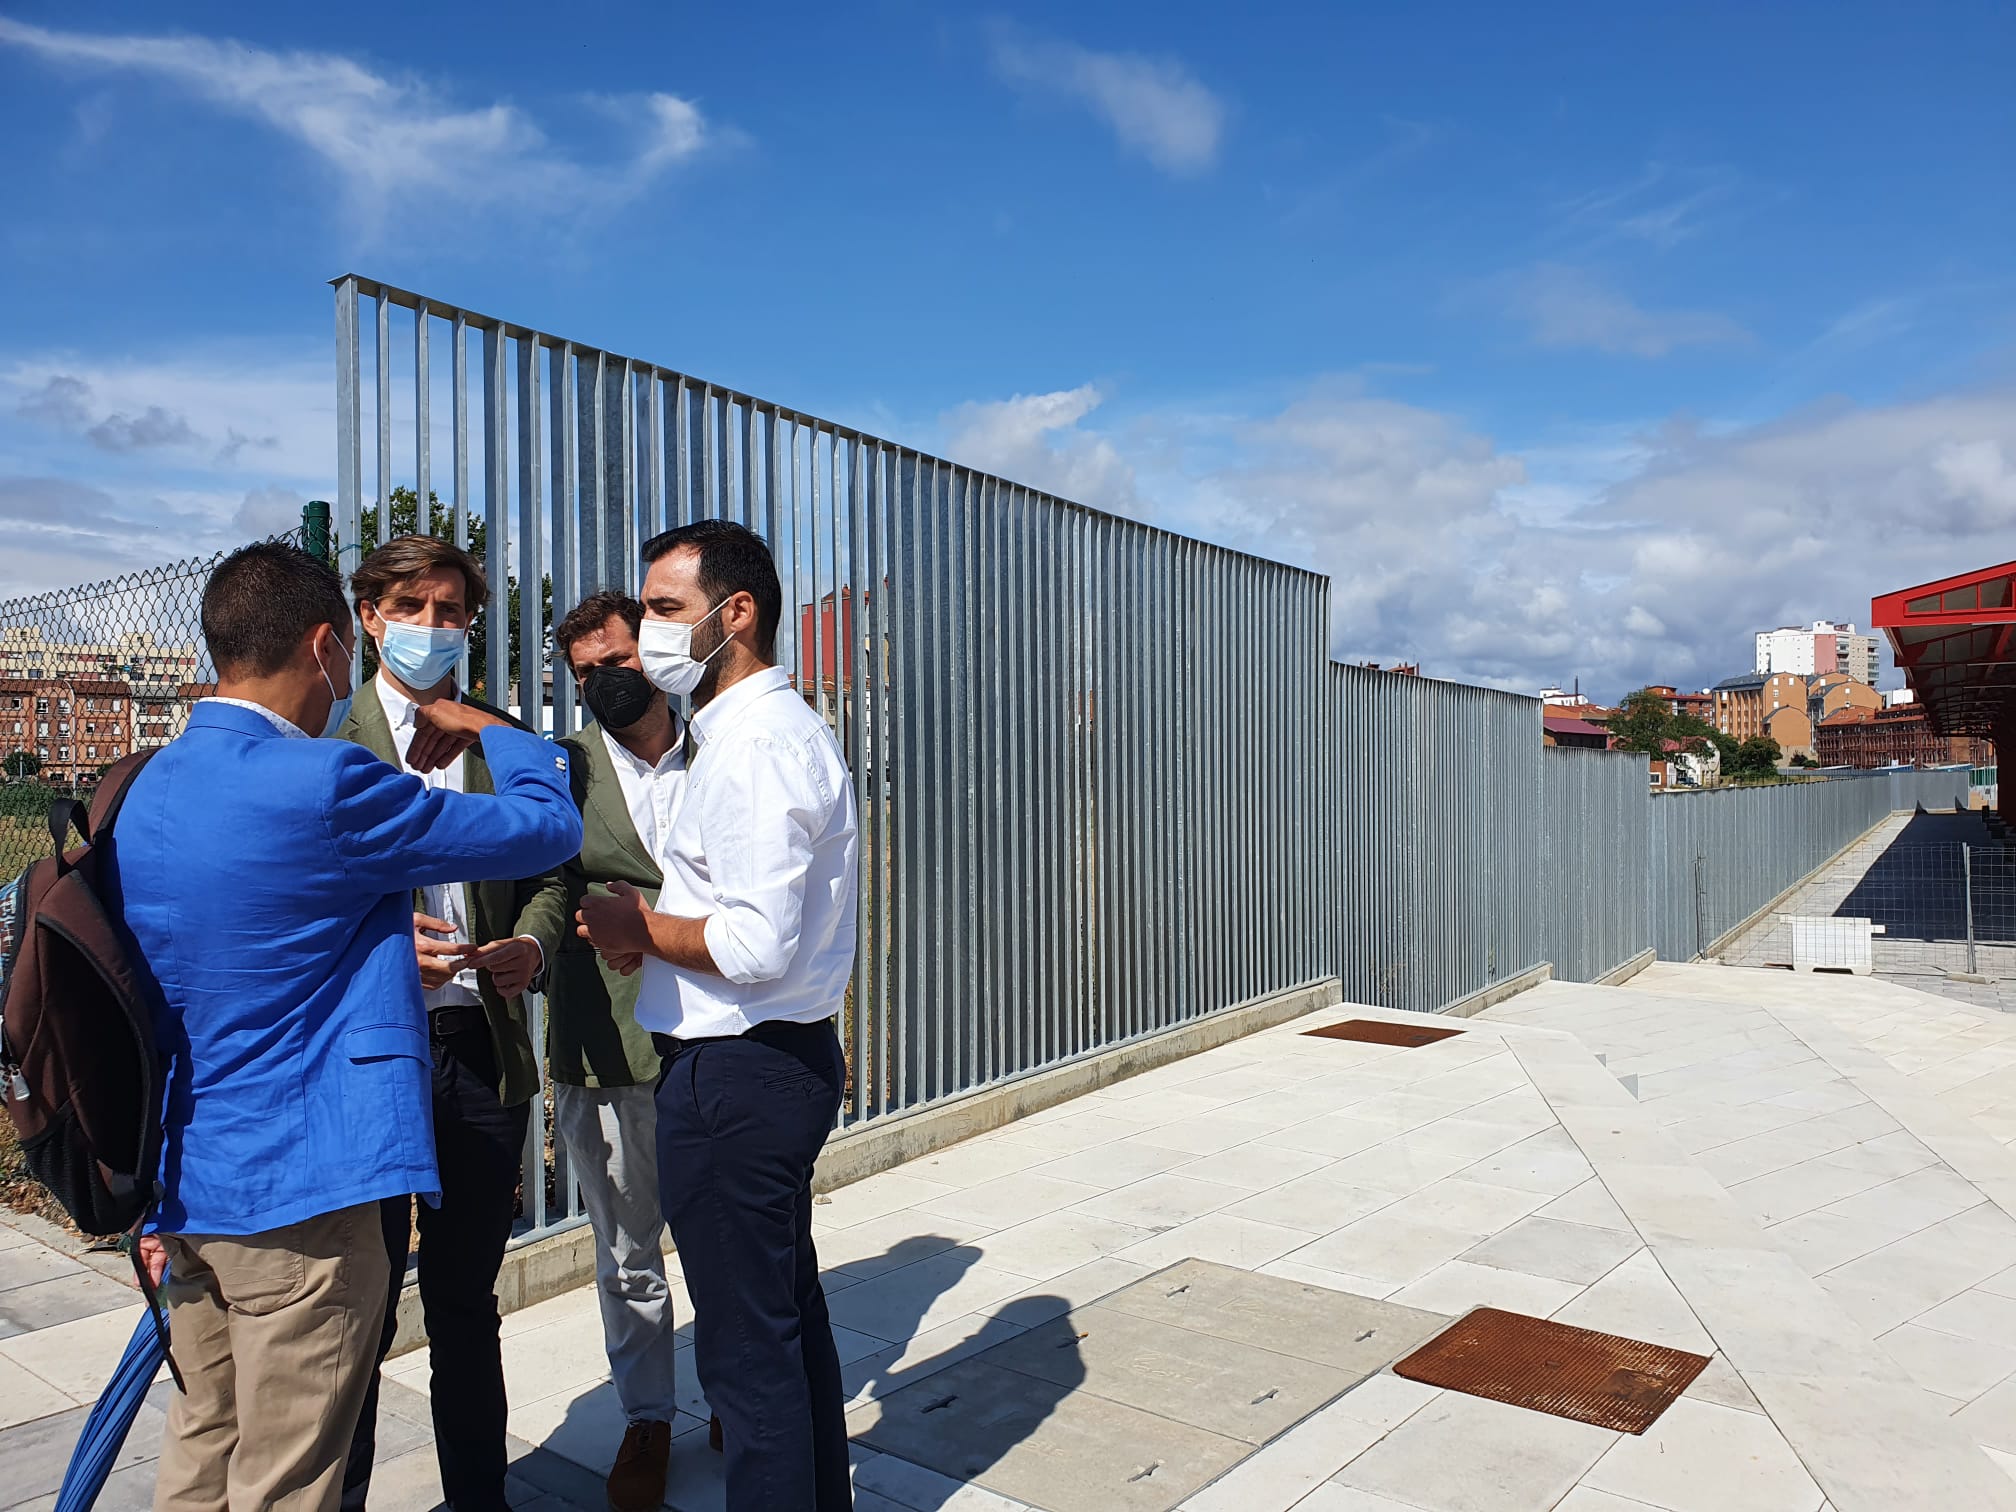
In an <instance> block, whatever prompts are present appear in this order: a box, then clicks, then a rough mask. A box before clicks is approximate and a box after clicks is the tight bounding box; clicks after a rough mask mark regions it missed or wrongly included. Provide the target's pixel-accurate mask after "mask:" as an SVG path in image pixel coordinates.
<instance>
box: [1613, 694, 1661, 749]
mask: <svg viewBox="0 0 2016 1512" xmlns="http://www.w3.org/2000/svg"><path fill="white" fill-rule="evenodd" d="M1672 728H1673V707H1672V705H1670V704H1669V703H1667V702H1666V700H1665V699H1663V698H1661V697H1660V696H1659V695H1658V694H1657V693H1654V692H1653V691H1652V690H1651V689H1650V688H1640V689H1639V690H1638V691H1637V692H1635V693H1627V694H1626V695H1625V696H1624V702H1623V703H1622V704H1620V705H1619V706H1618V709H1617V712H1616V713H1615V714H1614V715H1612V716H1611V719H1610V743H1611V745H1612V746H1613V747H1614V748H1615V749H1617V750H1620V751H1639V752H1642V753H1643V754H1644V755H1647V756H1653V757H1658V756H1663V755H1665V754H1666V742H1667V741H1668V740H1671V739H1672V738H1673V736H1672V733H1671V732H1672Z"/></svg>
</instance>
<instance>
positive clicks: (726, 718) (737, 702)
mask: <svg viewBox="0 0 2016 1512" xmlns="http://www.w3.org/2000/svg"><path fill="white" fill-rule="evenodd" d="M790 686H791V676H790V674H789V673H787V672H786V671H785V670H784V669H783V668H782V667H765V668H764V669H763V670H762V671H761V672H753V673H751V674H750V675H749V676H747V677H745V678H743V679H742V681H740V682H738V683H737V684H735V686H734V687H732V688H730V689H729V690H728V691H727V692H726V693H718V694H716V695H715V696H714V701H713V702H712V703H710V704H708V705H707V706H706V707H705V708H704V709H695V710H694V711H693V717H692V718H691V719H689V720H688V721H687V722H686V728H687V729H689V730H691V731H692V732H693V743H694V744H695V745H696V746H700V745H705V744H706V743H707V742H708V741H710V740H712V739H713V738H714V737H715V736H716V735H718V734H720V733H721V731H722V730H724V729H726V728H727V727H728V725H729V724H730V723H732V722H733V721H734V720H735V719H736V718H737V717H739V716H740V715H741V713H742V711H743V710H745V709H747V708H748V707H749V705H751V704H752V703H754V702H755V701H756V700H757V699H759V698H762V697H763V696H765V695H766V694H770V693H775V692H778V691H779V690H780V689H788V688H789V687H790Z"/></svg>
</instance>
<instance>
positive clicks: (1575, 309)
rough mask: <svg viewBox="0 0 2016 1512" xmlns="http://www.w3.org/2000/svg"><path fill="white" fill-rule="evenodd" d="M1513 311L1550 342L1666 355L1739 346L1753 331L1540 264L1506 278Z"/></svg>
mask: <svg viewBox="0 0 2016 1512" xmlns="http://www.w3.org/2000/svg"><path fill="white" fill-rule="evenodd" d="M1507 292H1508V294H1509V305H1510V309H1511V312H1512V314H1513V315H1514V316H1516V317H1517V318H1519V319H1521V320H1523V321H1524V322H1525V323H1526V325H1527V326H1528V328H1529V329H1530V330H1531V332H1532V336H1533V339H1534V340H1535V341H1536V342H1538V343H1539V344H1540V345H1541V346H1548V347H1589V348H1593V349H1594V350H1596V351H1599V352H1612V353H1616V354H1619V355H1622V356H1630V357H1664V356H1665V355H1666V354H1667V353H1669V352H1672V351H1675V350H1677V349H1678V348H1681V347H1689V346H1729V345H1740V344H1741V343H1743V342H1746V341H1748V340H1749V339H1750V334H1749V332H1747V331H1745V330H1744V329H1743V327H1742V326H1741V325H1739V324H1737V323H1736V322H1735V321H1734V320H1731V319H1730V318H1729V317H1728V316H1726V315H1720V314H1716V313H1714V312H1712V311H1708V310H1648V309H1646V308H1644V307H1643V306H1641V305H1638V304H1636V303H1634V302H1633V301H1632V300H1631V299H1630V297H1629V296H1628V295H1625V294H1624V293H1622V292H1620V291H1619V290H1617V289H1614V288H1611V287H1610V286H1609V285H1608V284H1606V283H1604V282H1603V281H1602V280H1601V279H1599V278H1597V277H1596V276H1595V275H1594V274H1591V273H1589V272H1587V271H1585V270H1583V269H1579V268H1570V267H1565V266H1563V265H1561V264H1558V263H1542V264H1541V265H1540V266H1538V267H1536V268H1534V269H1532V270H1531V271H1530V272H1527V273H1525V274H1523V275H1520V276H1518V277H1515V278H1513V279H1510V280H1509V281H1508V283H1507Z"/></svg>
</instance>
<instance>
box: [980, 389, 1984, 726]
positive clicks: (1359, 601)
mask: <svg viewBox="0 0 2016 1512" xmlns="http://www.w3.org/2000/svg"><path fill="white" fill-rule="evenodd" d="M1097 397H1098V396H1097V393H1096V391H1094V390H1089V389H1076V390H1067V391H1064V392H1061V393H1057V394H1048V395H1040V396H1025V397H1022V398H1018V399H1015V400H1010V401H1005V402H1004V403H1002V404H999V405H975V406H969V407H967V409H966V410H964V411H961V412H960V415H961V416H962V417H965V418H966V420H967V424H966V425H965V427H964V428H963V429H962V430H960V431H959V434H960V435H961V436H964V437H967V438H979V437H991V438H993V439H994V440H995V441H996V442H997V443H998V449H999V453H1000V454H1001V455H1004V456H1006V457H1008V458H1009V459H1010V460H1011V461H1012V462H1013V463H1014V464H1015V467H1014V469H1011V471H1013V470H1019V471H1020V472H1021V473H1022V474H1024V475H1025V476H1032V477H1033V476H1040V475H1045V474H1044V469H1045V468H1048V469H1050V470H1051V471H1050V472H1049V473H1048V474H1047V476H1048V477H1050V478H1054V479H1056V480H1058V481H1057V483H1056V484H1054V485H1053V486H1058V487H1059V489H1060V491H1062V492H1065V493H1067V494H1069V493H1070V490H1069V489H1068V488H1065V487H1063V486H1062V485H1063V483H1064V482H1066V481H1069V480H1070V479H1072V478H1073V477H1084V476H1088V475H1089V476H1091V477H1094V478H1104V479H1114V478H1125V479H1126V480H1127V487H1126V488H1125V489H1124V490H1119V491H1117V497H1116V498H1115V499H1114V500H1113V501H1112V502H1113V503H1114V504H1115V506H1116V507H1119V508H1122V509H1125V510H1127V511H1128V512H1129V513H1133V514H1135V515H1138V516H1141V517H1143V518H1148V519H1152V520H1153V521H1154V522H1155V523H1158V524H1162V525H1166V526H1169V527H1171V528H1173V529H1177V530H1182V531H1185V532H1187V533H1189V534H1193V535H1198V536H1202V537H1204V538H1206V539H1209V540H1215V541H1219V542H1222V543H1224V544H1226V545H1231V546H1237V547H1240V548H1243V549H1245V550H1249V551H1253V552H1257V553H1258V554H1260V555H1262V556H1267V557H1271V558H1275V559H1277V560H1286V561H1292V562H1295V563H1297V564H1299V565H1303V566H1308V567H1313V568H1316V569H1318V570H1320V571H1323V572H1327V573H1328V574H1330V576H1331V579H1332V584H1333V587H1332V596H1331V602H1332V627H1331V628H1332V635H1331V651H1332V654H1333V655H1335V656H1338V657H1340V658H1343V659H1348V660H1360V659H1372V660H1379V661H1384V662H1390V661H1396V660H1409V661H1412V660H1419V661H1421V662H1422V663H1423V664H1424V666H1425V668H1426V669H1427V670H1428V672H1429V673H1430V674H1431V675H1436V676H1443V677H1454V678H1458V679H1461V680H1465V681H1472V682H1481V683H1487V684H1490V685H1493V686H1499V687H1510V688H1519V689H1525V690H1527V691H1531V690H1533V689H1535V688H1537V687H1539V686H1541V685H1542V684H1544V683H1549V682H1555V681H1561V682H1563V683H1564V685H1565V683H1566V682H1567V681H1568V680H1572V679H1574V678H1577V677H1579V678H1580V679H1581V681H1582V685H1583V687H1584V689H1585V690H1588V691H1591V692H1592V693H1595V694H1597V695H1599V696H1606V697H1615V696H1618V695H1620V694H1622V693H1623V692H1625V691H1627V690H1629V689H1630V688H1633V687H1637V686H1640V685H1642V684H1645V683H1648V682H1671V683H1676V684H1678V685H1681V686H1692V687H1701V686H1706V685H1707V684H1709V683H1712V682H1714V681H1716V680H1717V679H1719V678H1722V677H1725V676H1729V675H1731V674H1732V673H1735V672H1739V671H1742V670H1745V669H1746V668H1747V667H1748V666H1749V663H1750V655H1751V647H1750V641H1749V637H1750V633H1751V632H1752V631H1754V630H1755V629H1756V628H1757V627H1758V626H1761V625H1774V624H1792V623H1796V622H1799V621H1802V620H1811V619H1817V618H1821V617H1829V618H1841V619H1848V620H1853V621H1855V622H1857V623H1864V622H1866V620H1867V618H1868V606H1869V600H1870V599H1871V598H1872V597H1873V596H1875V595H1877V594H1879V593H1884V592H1888V591H1891V590H1893V589H1895V588H1899V587H1904V586H1908V585H1910V584H1912V583H1917V582H1923V581H1926V580H1929V579H1932V578H1935V577H1939V576H1943V575H1945V574H1948V573H1952V572H1957V571H1960V570H1962V569H1964V568H1967V567H1970V566H1975V565H1979V564H1982V563H1985V562H1989V561H1995V560H2000V559H2002V558H2003V557H2006V556H2007V555H2009V553H2008V551H2007V550H2006V549H2005V548H2004V547H2003V546H2001V545H2000V544H1998V543H1999V542H2001V541H2004V540H2006V539H2007V538H2008V537H2009V535H2010V533H2011V532H2012V531H2016V402H2012V399H2016V396H2012V395H2011V394H2008V393H1998V392H1974V393H1958V394H1949V395H1944V396H1940V397H1935V398H1929V399H1925V400H1922V401H1918V402H1915V403H1910V404H1899V405H1890V406H1883V407H1855V406H1848V405H1839V406H1835V407H1831V408H1827V409H1821V410H1811V411H1802V412H1797V413H1793V414H1790V415H1787V416H1784V417H1782V418H1780V419H1779V420H1777V421H1776V422H1774V423H1772V424H1769V425H1763V426H1756V427H1750V428H1745V429H1737V430H1720V431H1715V430H1710V429H1708V428H1704V427H1701V426H1698V425H1689V424H1668V425H1664V426H1656V427H1653V426H1648V427H1646V428H1645V429H1644V431H1643V432H1642V433H1641V434H1640V435H1638V436H1637V437H1635V438H1634V439H1633V440H1632V442H1631V443H1630V444H1628V445H1627V444H1624V443H1623V442H1621V441H1620V440H1619V438H1618V437H1617V436H1616V435H1615V434H1614V433H1608V432H1604V433H1597V434H1595V435H1593V436H1592V437H1591V438H1589V439H1588V441H1587V442H1586V444H1584V445H1581V446H1576V445H1571V444H1567V443H1565V442H1557V443H1554V444H1550V445H1549V446H1547V447H1535V448H1533V449H1531V450H1530V451H1523V452H1514V451H1507V450H1505V449H1504V448H1501V447H1500V446H1498V445H1496V444H1495V443H1494V442H1493V441H1491V440H1490V439H1489V438H1487V437H1484V436H1481V435H1478V434H1476V433H1475V432H1474V431H1471V430H1470V429H1468V428H1466V427H1465V426H1464V425H1462V424H1461V423H1460V422H1459V421H1458V420H1456V419H1455V418H1454V417H1451V416H1448V415H1444V414H1440V413H1437V412H1435V411H1432V410H1428V409H1423V408H1420V407H1417V406H1413V405H1408V404H1403V403H1399V402H1397V401H1394V400H1390V399H1384V398H1380V397H1377V396H1374V395H1369V394H1367V393H1365V392H1364V391H1363V390H1362V388H1359V387H1357V386H1355V385H1338V384H1326V385H1319V386H1317V387H1315V388H1313V389H1311V390H1310V391H1309V392H1307V393H1305V394H1303V395H1302V396H1301V397H1299V398H1297V399H1295V400H1294V401H1292V402H1291V403H1289V404H1287V405H1285V406H1284V407H1282V408H1280V409H1279V410H1277V411H1274V412H1272V413H1265V414H1258V415H1248V416H1243V417H1238V416H1233V417H1227V416H1199V415H1196V414H1188V413H1165V414H1152V413H1151V414H1145V415H1140V416H1137V417H1134V418H1132V419H1130V420H1129V421H1127V422H1125V423H1124V424H1122V425H1118V426H1116V427H1114V428H1113V429H1111V430H1110V431H1094V430H1090V429H1087V428H1086V426H1085V424H1084V422H1085V421H1086V420H1087V419H1088V418H1089V417H1091V416H1092V415H1093V414H1094V413H1095V410H1094V403H1095V401H1096V399H1097ZM981 450H983V451H984V448H982V449H981ZM954 455H955V456H958V457H959V458H960V460H973V461H980V462H991V461H992V459H991V458H989V457H987V456H985V455H979V454H973V455H969V454H967V453H961V452H955V453H954ZM1046 458H1047V460H1046ZM1536 494H1537V495H1543V496H1544V497H1545V499H1546V507H1545V508H1542V509H1536V508H1535V507H1534V506H1533V499H1534V496H1535V495H1536ZM1075 496H1076V497H1079V498H1081V499H1084V500H1085V502H1095V503H1096V502H1102V501H1100V500H1097V499H1089V498H1086V497H1085V495H1083V494H1078V495H1075Z"/></svg>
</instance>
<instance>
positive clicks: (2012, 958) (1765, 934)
mask: <svg viewBox="0 0 2016 1512" xmlns="http://www.w3.org/2000/svg"><path fill="white" fill-rule="evenodd" d="M1724 958H1725V959H1726V960H1728V961H1729V962H1730V964H1732V965H1739V966H1789V967H1794V968H1796V969H1802V970H1803V969H1812V970H1835V971H1855V972H1870V973H1874V974H1875V975H1878V976H1886V977H1898V978H1903V979H1907V980H1909V979H1912V978H1926V979H1936V978H1954V977H1959V978H1967V977H1980V978H1986V979H1989V980H1991V981H2012V980H2016V843H2012V840H2011V837H2010V835H2009V832H2008V830H2007V829H2006V827H2004V826H2003V825H2002V824H2001V822H2000V821H1999V819H1997V818H1995V817H1994V816H1990V815H1983V814H1981V813H1950V814H1946V813H1922V812H1921V813H1916V814H1911V815H1899V816H1897V817H1896V818H1895V819H1893V820H1892V821H1891V822H1890V823H1888V824H1885V825H1882V826H1880V827H1879V828H1878V829H1876V830H1875V831H1873V832H1872V833H1870V834H1869V835H1867V836H1865V837H1864V838H1863V839H1862V840H1861V841H1860V842H1859V843H1857V844H1856V845H1855V846H1853V847H1851V848H1850V849H1849V850H1848V851H1847V852H1845V853H1844V854H1843V855H1841V856H1840V857H1838V858H1836V860H1835V861H1834V862H1833V864H1831V865H1829V866H1828V867H1826V868H1824V869H1823V870H1822V871H1820V872H1819V873H1817V874H1816V875H1814V876H1813V877H1812V878H1811V879H1810V880H1809V881H1808V882H1807V883H1806V884H1805V885H1804V886H1802V887H1801V888H1799V889H1798V891H1797V892H1795V893H1794V894H1793V895H1792V896H1791V897H1789V898H1787V899H1786V900H1785V901H1784V903H1783V905H1782V906H1781V908H1780V909H1778V910H1777V911H1774V913H1773V914H1772V916H1771V917H1770V918H1768V919H1766V920H1762V921H1760V922H1759V923H1758V924H1757V925H1756V926H1755V927H1754V928H1752V929H1751V930H1750V931H1748V932H1747V933H1746V934H1745V935H1744V936H1743V938H1742V939H1740V940H1738V941H1736V942H1734V943H1733V944H1732V945H1731V947H1730V948H1729V949H1728V951H1727V952H1726V953H1725V957H1724Z"/></svg>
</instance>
